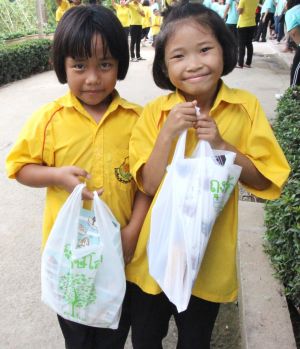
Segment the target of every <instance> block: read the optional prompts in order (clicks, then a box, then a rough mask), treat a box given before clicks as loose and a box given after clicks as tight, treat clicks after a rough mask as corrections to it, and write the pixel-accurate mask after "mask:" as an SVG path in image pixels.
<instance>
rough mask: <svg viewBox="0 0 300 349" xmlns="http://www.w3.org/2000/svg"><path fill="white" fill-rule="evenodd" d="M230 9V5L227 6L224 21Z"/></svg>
mask: <svg viewBox="0 0 300 349" xmlns="http://www.w3.org/2000/svg"><path fill="white" fill-rule="evenodd" d="M229 8H230V4H227V5H226V7H225V11H224V17H223V19H226V16H227V14H228V11H229Z"/></svg>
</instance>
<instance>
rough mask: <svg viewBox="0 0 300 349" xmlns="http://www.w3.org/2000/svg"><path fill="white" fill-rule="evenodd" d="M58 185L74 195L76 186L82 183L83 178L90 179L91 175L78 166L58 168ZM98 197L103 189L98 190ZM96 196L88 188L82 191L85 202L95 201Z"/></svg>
mask: <svg viewBox="0 0 300 349" xmlns="http://www.w3.org/2000/svg"><path fill="white" fill-rule="evenodd" d="M57 178H58V180H57V183H58V184H57V185H58V186H61V187H63V188H64V189H65V190H66V191H68V192H69V193H72V191H73V190H74V188H75V187H76V185H78V184H80V183H82V178H86V179H90V174H89V173H88V172H87V171H85V170H83V169H82V168H80V167H77V166H63V167H58V168H57ZM97 193H98V195H101V194H102V193H103V189H100V190H97ZM93 198H94V195H93V193H92V192H91V191H89V190H88V189H87V188H84V189H83V191H82V199H83V200H93Z"/></svg>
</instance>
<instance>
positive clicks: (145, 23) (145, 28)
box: [142, 6, 152, 39]
mask: <svg viewBox="0 0 300 349" xmlns="http://www.w3.org/2000/svg"><path fill="white" fill-rule="evenodd" d="M143 10H144V13H145V17H143V20H142V39H143V38H145V39H147V38H148V34H149V31H150V28H151V12H152V11H151V8H150V7H149V6H143Z"/></svg>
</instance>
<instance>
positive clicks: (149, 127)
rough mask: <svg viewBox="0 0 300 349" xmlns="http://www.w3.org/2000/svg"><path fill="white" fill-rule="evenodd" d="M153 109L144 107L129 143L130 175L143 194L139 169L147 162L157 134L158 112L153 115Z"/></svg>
mask: <svg viewBox="0 0 300 349" xmlns="http://www.w3.org/2000/svg"><path fill="white" fill-rule="evenodd" d="M155 109H156V108H155V107H154V106H153V105H151V104H148V105H146V106H145V108H144V110H143V112H142V115H141V117H140V118H139V120H138V121H137V123H136V124H135V126H134V128H133V131H132V135H131V138H130V142H129V165H130V173H131V174H132V176H133V178H134V179H135V181H136V183H137V185H138V188H139V189H140V190H141V191H143V192H145V191H144V188H143V184H142V181H141V176H140V173H141V168H142V167H143V165H144V164H145V163H146V162H147V161H148V159H149V157H150V155H151V153H152V150H153V147H154V144H155V142H156V139H157V136H158V133H159V126H158V122H157V118H155V115H156V116H157V113H159V111H158V110H157V113H155Z"/></svg>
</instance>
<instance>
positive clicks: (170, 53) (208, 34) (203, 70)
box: [165, 19, 224, 103]
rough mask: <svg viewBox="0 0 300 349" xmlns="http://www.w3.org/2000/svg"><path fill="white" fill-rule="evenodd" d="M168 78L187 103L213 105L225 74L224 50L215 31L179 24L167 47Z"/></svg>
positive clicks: (190, 22)
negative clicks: (219, 84)
mask: <svg viewBox="0 0 300 349" xmlns="http://www.w3.org/2000/svg"><path fill="white" fill-rule="evenodd" d="M165 64H166V68H167V72H168V77H169V79H170V81H171V82H172V84H173V85H174V86H175V87H176V88H177V89H179V90H180V91H181V92H182V94H183V95H184V96H185V98H186V100H194V99H197V100H198V101H199V100H206V101H209V102H211V103H212V102H213V99H214V96H215V93H216V90H217V88H218V82H219V80H220V77H221V75H222V72H223V65H224V64H223V50H222V47H221V45H220V44H219V42H218V41H217V39H216V37H215V36H214V35H213V33H212V31H211V30H210V29H209V28H207V27H204V26H202V25H200V24H198V23H197V22H196V21H195V20H192V19H186V20H183V21H180V22H179V23H178V24H177V26H176V31H174V33H173V34H172V35H171V36H170V38H169V39H168V41H167V44H166V47H165Z"/></svg>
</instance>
